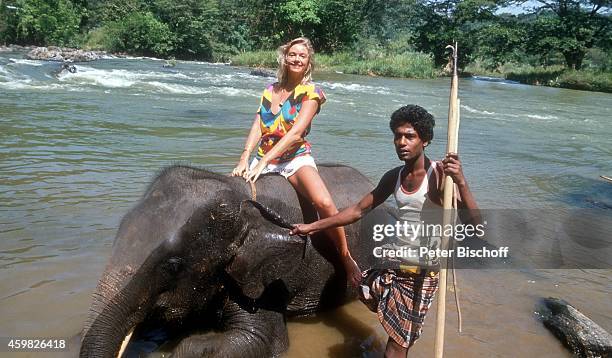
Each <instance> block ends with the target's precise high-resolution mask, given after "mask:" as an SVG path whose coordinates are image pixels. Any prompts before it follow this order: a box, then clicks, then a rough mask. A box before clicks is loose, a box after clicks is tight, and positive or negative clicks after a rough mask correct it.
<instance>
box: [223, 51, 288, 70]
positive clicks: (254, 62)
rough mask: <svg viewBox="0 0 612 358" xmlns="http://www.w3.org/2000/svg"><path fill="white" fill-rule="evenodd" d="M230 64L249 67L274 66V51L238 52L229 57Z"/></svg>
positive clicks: (276, 63) (275, 64) (275, 63)
mask: <svg viewBox="0 0 612 358" xmlns="http://www.w3.org/2000/svg"><path fill="white" fill-rule="evenodd" d="M231 60H232V65H237V66H249V67H267V68H276V67H278V62H277V61H276V51H269V50H268V51H252V52H244V53H239V54H237V55H234V56H232V57H231Z"/></svg>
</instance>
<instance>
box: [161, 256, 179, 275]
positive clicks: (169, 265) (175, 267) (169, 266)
mask: <svg viewBox="0 0 612 358" xmlns="http://www.w3.org/2000/svg"><path fill="white" fill-rule="evenodd" d="M182 266H183V259H181V258H180V257H171V258H169V259H168V260H167V261H166V262H165V263H164V268H165V269H166V270H167V271H169V272H172V273H176V272H178V271H179V270H180V269H181V267H182Z"/></svg>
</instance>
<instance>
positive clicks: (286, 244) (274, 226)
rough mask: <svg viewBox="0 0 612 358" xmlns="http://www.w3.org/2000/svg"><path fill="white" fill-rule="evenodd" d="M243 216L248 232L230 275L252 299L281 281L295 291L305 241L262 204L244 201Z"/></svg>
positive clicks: (227, 269) (228, 268)
mask: <svg viewBox="0 0 612 358" xmlns="http://www.w3.org/2000/svg"><path fill="white" fill-rule="evenodd" d="M240 216H241V219H242V220H241V221H242V222H244V223H245V224H244V225H245V226H246V227H245V229H246V232H247V233H246V236H245V238H244V241H243V242H242V244H241V245H240V246H239V247H238V250H237V251H236V255H235V256H234V258H233V260H232V261H231V262H230V264H229V265H228V267H227V268H226V272H227V273H228V274H229V275H230V276H231V277H232V278H233V279H234V280H235V282H236V283H237V285H238V287H239V288H240V290H241V291H242V294H244V295H245V296H247V297H249V298H252V299H256V298H259V297H260V296H261V295H262V293H263V292H264V290H265V289H266V287H268V285H270V284H271V283H272V282H275V281H277V280H279V279H280V280H282V281H283V282H284V284H285V287H286V288H287V290H288V291H291V286H292V283H293V282H292V280H291V277H292V276H294V273H295V272H296V271H297V270H298V269H299V268H300V266H301V265H302V260H303V254H304V248H305V244H306V242H305V239H303V238H301V237H299V236H291V235H289V230H288V229H287V228H284V227H286V226H287V224H286V222H284V223H283V221H282V220H280V221H279V220H277V219H278V218H280V216H279V215H278V214H276V213H274V212H273V211H271V210H270V209H268V208H266V207H264V206H262V205H261V204H259V203H256V202H250V201H245V202H243V204H242V207H241V209H240ZM281 226H284V227H281Z"/></svg>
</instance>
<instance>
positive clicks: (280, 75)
mask: <svg viewBox="0 0 612 358" xmlns="http://www.w3.org/2000/svg"><path fill="white" fill-rule="evenodd" d="M293 45H303V46H305V47H306V49H307V50H308V68H307V69H306V72H304V77H303V78H302V83H308V82H310V81H312V72H313V71H314V65H315V63H314V47H312V42H310V40H309V39H307V38H306V37H298V38H296V39H293V40H291V41H289V42H287V43H286V44H284V45H281V46H280V47H279V48H278V50H277V51H276V52H277V53H278V57H277V59H276V60H277V61H278V70H277V71H276V78H277V79H278V83H279V84H280V85H281V86H284V85H285V84H286V83H287V61H286V60H287V53H288V52H289V49H290V48H291V47H292V46H293Z"/></svg>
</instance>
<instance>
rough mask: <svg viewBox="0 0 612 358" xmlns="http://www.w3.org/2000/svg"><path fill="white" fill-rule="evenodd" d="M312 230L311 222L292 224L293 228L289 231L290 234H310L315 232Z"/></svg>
mask: <svg viewBox="0 0 612 358" xmlns="http://www.w3.org/2000/svg"><path fill="white" fill-rule="evenodd" d="M317 231H318V230H313V229H312V225H311V224H293V229H291V231H290V232H289V233H290V234H291V235H302V236H304V235H310V234H312V233H315V232H317Z"/></svg>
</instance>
